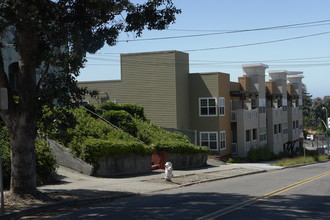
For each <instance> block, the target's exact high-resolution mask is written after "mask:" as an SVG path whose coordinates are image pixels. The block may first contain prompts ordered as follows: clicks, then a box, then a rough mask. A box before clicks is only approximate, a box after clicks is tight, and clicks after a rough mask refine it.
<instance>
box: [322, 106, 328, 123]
mask: <svg viewBox="0 0 330 220" xmlns="http://www.w3.org/2000/svg"><path fill="white" fill-rule="evenodd" d="M322 110H325V119H326V120H325V121H327V120H328V109H327V108H326V107H324V106H323V107H322Z"/></svg>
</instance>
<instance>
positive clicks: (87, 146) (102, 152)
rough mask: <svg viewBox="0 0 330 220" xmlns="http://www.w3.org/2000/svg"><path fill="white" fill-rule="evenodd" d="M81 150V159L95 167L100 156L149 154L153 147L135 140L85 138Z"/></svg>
mask: <svg viewBox="0 0 330 220" xmlns="http://www.w3.org/2000/svg"><path fill="white" fill-rule="evenodd" d="M82 151H83V153H82V159H83V160H84V161H86V162H88V163H90V164H92V165H93V166H94V167H96V168H97V167H98V166H99V165H98V161H99V159H100V158H102V157H108V156H115V155H125V154H130V153H134V154H140V155H150V154H152V152H153V148H152V147H150V146H146V145H144V144H142V143H140V142H137V141H131V142H127V141H121V140H100V139H86V140H85V141H84V143H83V149H82Z"/></svg>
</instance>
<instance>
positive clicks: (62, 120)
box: [38, 105, 77, 145]
mask: <svg viewBox="0 0 330 220" xmlns="http://www.w3.org/2000/svg"><path fill="white" fill-rule="evenodd" d="M76 124H77V121H76V119H75V117H74V115H73V113H72V111H70V110H69V109H68V108H63V107H60V106H55V107H52V108H51V107H48V106H46V105H45V106H43V109H42V117H41V118H40V119H39V120H38V132H39V133H40V134H42V135H43V136H45V137H48V138H50V139H53V140H58V141H60V142H61V143H62V144H64V145H66V144H68V143H69V142H70V141H71V140H72V138H73V137H72V135H68V133H67V132H66V131H67V129H69V128H74V127H75V126H76Z"/></svg>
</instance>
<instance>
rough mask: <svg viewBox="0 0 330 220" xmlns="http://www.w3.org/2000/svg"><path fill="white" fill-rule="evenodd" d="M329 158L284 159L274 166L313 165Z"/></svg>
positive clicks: (301, 157) (302, 157)
mask: <svg viewBox="0 0 330 220" xmlns="http://www.w3.org/2000/svg"><path fill="white" fill-rule="evenodd" d="M329 159H330V158H329V156H325V155H323V156H306V157H304V156H300V157H295V158H283V159H282V160H280V161H279V162H277V163H275V164H273V165H274V166H293V165H297V164H304V163H312V162H316V161H326V160H329Z"/></svg>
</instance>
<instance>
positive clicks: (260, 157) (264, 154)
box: [247, 147, 275, 163]
mask: <svg viewBox="0 0 330 220" xmlns="http://www.w3.org/2000/svg"><path fill="white" fill-rule="evenodd" d="M274 157H275V155H274V154H273V153H272V152H270V150H269V149H268V148H267V147H259V148H253V147H252V148H251V149H250V150H249V152H248V155H247V159H248V160H249V161H250V162H252V163H255V162H258V161H267V160H272V159H274Z"/></svg>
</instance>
